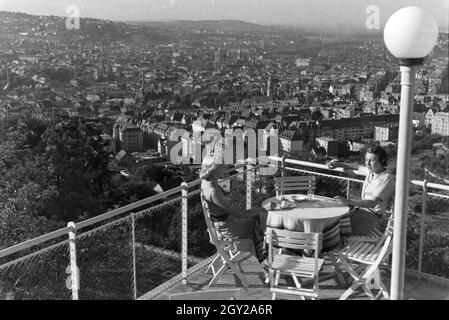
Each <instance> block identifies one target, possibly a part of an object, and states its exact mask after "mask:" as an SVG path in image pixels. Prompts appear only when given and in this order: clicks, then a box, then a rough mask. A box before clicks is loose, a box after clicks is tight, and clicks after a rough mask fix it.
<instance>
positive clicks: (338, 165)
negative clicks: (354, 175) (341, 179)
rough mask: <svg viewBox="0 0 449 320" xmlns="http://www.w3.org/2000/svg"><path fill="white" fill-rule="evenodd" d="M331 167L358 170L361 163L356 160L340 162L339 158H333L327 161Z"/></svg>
mask: <svg viewBox="0 0 449 320" xmlns="http://www.w3.org/2000/svg"><path fill="white" fill-rule="evenodd" d="M327 166H328V167H329V169H336V168H343V170H345V171H356V170H358V169H359V167H360V165H359V164H358V163H356V162H354V163H344V162H338V161H337V160H331V161H330V162H328V163H327Z"/></svg>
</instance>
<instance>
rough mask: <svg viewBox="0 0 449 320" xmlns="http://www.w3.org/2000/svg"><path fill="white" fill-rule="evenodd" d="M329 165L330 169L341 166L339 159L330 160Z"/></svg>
mask: <svg viewBox="0 0 449 320" xmlns="http://www.w3.org/2000/svg"><path fill="white" fill-rule="evenodd" d="M327 167H328V168H329V169H335V168H339V167H340V166H339V163H338V162H337V160H336V159H334V160H331V161H329V162H328V163H327Z"/></svg>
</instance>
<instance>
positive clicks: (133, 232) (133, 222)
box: [131, 213, 137, 300]
mask: <svg viewBox="0 0 449 320" xmlns="http://www.w3.org/2000/svg"><path fill="white" fill-rule="evenodd" d="M131 232H132V242H133V243H132V245H133V285H134V288H133V289H134V300H137V263H136V221H135V217H134V213H131Z"/></svg>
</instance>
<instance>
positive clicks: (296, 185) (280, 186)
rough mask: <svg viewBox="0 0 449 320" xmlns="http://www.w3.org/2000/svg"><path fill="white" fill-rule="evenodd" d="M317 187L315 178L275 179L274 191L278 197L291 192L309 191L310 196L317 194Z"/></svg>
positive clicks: (292, 177)
mask: <svg viewBox="0 0 449 320" xmlns="http://www.w3.org/2000/svg"><path fill="white" fill-rule="evenodd" d="M315 186H316V177H315V176H289V177H275V178H274V189H275V191H276V196H277V197H278V196H282V195H284V194H285V192H290V191H307V193H308V195H313V194H314V193H315Z"/></svg>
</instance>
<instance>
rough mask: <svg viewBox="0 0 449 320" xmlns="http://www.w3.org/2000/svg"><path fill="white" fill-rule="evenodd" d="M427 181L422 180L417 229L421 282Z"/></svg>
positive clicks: (419, 276)
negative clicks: (420, 206) (420, 205)
mask: <svg viewBox="0 0 449 320" xmlns="http://www.w3.org/2000/svg"><path fill="white" fill-rule="evenodd" d="M427 182H428V181H427V179H426V180H424V184H423V194H422V208H421V221H420V227H419V251H418V281H420V280H421V267H422V250H423V246H424V224H425V222H426V206H427Z"/></svg>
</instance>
